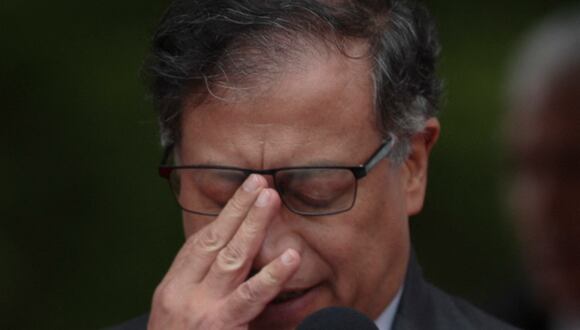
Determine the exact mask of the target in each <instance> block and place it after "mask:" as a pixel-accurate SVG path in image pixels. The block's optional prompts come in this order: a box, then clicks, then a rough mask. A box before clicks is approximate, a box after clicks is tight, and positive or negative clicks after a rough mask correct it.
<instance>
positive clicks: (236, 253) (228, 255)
mask: <svg viewBox="0 0 580 330" xmlns="http://www.w3.org/2000/svg"><path fill="white" fill-rule="evenodd" d="M244 260H245V256H244V253H243V252H242V251H241V250H240V249H239V248H236V247H234V246H227V247H226V248H225V249H223V250H222V251H221V252H220V253H219V254H218V257H217V263H218V265H219V266H220V267H221V268H222V269H223V270H237V269H240V268H241V267H242V265H243V264H244Z"/></svg>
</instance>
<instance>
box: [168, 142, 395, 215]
mask: <svg viewBox="0 0 580 330" xmlns="http://www.w3.org/2000/svg"><path fill="white" fill-rule="evenodd" d="M396 141H397V137H396V136H395V135H394V134H392V133H389V135H388V138H386V139H384V140H383V141H382V143H381V145H380V146H379V148H378V149H377V150H376V151H375V152H374V153H373V154H372V155H371V156H370V157H369V158H368V160H367V161H366V162H364V163H363V164H360V165H356V166H339V165H337V166H295V167H278V168H272V169H264V170H255V169H247V168H240V167H234V166H214V165H166V163H167V160H168V158H169V156H170V154H171V151H172V150H173V145H170V146H168V147H167V148H166V149H165V152H164V154H163V160H162V161H161V165H159V168H158V171H159V176H161V177H162V178H164V179H167V180H168V182H169V185H170V188H171V190H172V191H173V188H172V187H171V179H170V178H171V173H172V172H173V171H174V170H180V169H215V170H233V171H240V172H242V173H244V174H245V175H246V178H247V177H248V176H250V175H251V174H259V175H271V176H272V177H273V178H274V188H275V189H276V190H277V191H280V189H279V187H278V185H277V182H276V179H275V178H276V173H277V172H279V171H285V170H316V169H341V170H349V171H351V172H352V174H353V175H354V178H355V187H354V197H353V199H352V203H351V205H350V206H349V207H348V208H345V209H341V210H338V211H331V212H323V213H320V212H316V213H311V212H302V211H297V210H295V209H294V208H292V207H291V206H289V205H287V204H286V202H285V201H284V198H280V199H281V200H282V203H283V204H284V206H286V208H287V209H289V210H290V211H292V212H294V213H296V214H299V215H303V216H326V215H334V214H338V213H343V212H347V211H349V210H351V209H352V208H353V207H354V203H355V202H356V197H357V191H358V180H360V179H362V178H364V177H365V176H367V175H368V174H369V172H370V171H371V170H372V169H373V168H374V167H375V166H376V165H377V164H378V163H379V162H380V161H381V160H382V159H383V158H385V157H386V156H388V155H389V153H390V152H391V151H392V150H393V147H394V145H395V143H396ZM178 205H179V203H178ZM179 207H180V208H181V209H182V210H184V211H186V212H190V213H194V214H199V215H204V216H217V215H218V214H214V213H205V212H199V211H193V210H188V209H185V208H183V207H182V206H181V205H179Z"/></svg>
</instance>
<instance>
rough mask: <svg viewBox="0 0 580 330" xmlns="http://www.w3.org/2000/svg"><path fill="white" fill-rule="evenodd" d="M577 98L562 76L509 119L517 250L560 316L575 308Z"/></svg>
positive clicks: (579, 271)
mask: <svg viewBox="0 0 580 330" xmlns="http://www.w3.org/2000/svg"><path fill="white" fill-rule="evenodd" d="M575 77H580V71H576V74H575ZM561 78H562V77H561ZM579 95H580V83H578V79H577V78H576V79H571V78H569V77H564V78H562V79H559V80H556V81H554V82H552V84H551V86H550V87H549V88H548V89H546V92H545V94H544V95H543V96H542V97H541V98H540V99H539V100H538V102H534V103H529V102H525V101H521V102H520V103H519V106H518V107H517V108H516V109H515V110H514V111H513V112H512V113H511V114H510V117H509V121H508V124H509V126H508V128H510V129H509V131H508V132H509V135H508V141H509V149H510V154H511V157H512V158H513V163H514V165H515V168H514V174H515V175H514V179H513V181H512V189H511V205H512V209H513V211H514V218H515V220H516V228H517V230H518V234H519V236H520V239H521V241H522V246H523V249H522V251H523V253H524V257H525V259H526V264H527V266H528V268H529V270H530V273H531V275H532V279H533V280H534V282H535V284H536V287H537V289H538V295H539V296H540V297H541V298H542V299H543V301H544V303H545V305H546V306H547V308H548V309H550V310H551V311H552V312H554V313H556V314H562V315H577V311H578V310H580V263H579V262H578V260H579V258H580V240H579V237H580V225H579V223H578V219H579V215H580V203H579V201H580V145H579V144H578V141H580V111H579V110H580V96H579Z"/></svg>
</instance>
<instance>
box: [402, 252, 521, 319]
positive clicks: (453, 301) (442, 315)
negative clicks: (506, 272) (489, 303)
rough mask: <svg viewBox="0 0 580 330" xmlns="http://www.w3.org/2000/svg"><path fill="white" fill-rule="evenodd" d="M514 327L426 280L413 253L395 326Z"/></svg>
mask: <svg viewBox="0 0 580 330" xmlns="http://www.w3.org/2000/svg"><path fill="white" fill-rule="evenodd" d="M415 329H416V330H419V329H431V330H443V329H475V330H484V329H485V330H487V329H494V330H513V329H516V328H515V327H513V326H511V325H508V324H506V323H504V322H502V321H500V320H498V319H495V318H494V317H492V316H490V315H488V314H486V313H484V312H483V311H481V310H479V309H478V308H476V307H475V306H473V305H471V304H470V303H468V302H466V301H465V300H463V299H461V298H457V297H453V296H451V295H449V294H447V293H445V292H443V291H442V290H440V289H438V288H436V287H434V286H433V285H431V284H429V283H427V282H426V281H425V280H424V279H423V276H422V274H421V269H420V267H419V265H418V264H417V262H416V260H415V257H414V255H413V256H412V257H411V259H410V262H409V266H408V269H407V276H406V277H405V284H404V289H403V296H402V297H401V301H400V303H399V308H398V311H397V315H396V317H395V320H394V323H393V330H415Z"/></svg>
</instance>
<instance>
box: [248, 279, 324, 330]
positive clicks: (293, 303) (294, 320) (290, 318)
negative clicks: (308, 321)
mask: <svg viewBox="0 0 580 330" xmlns="http://www.w3.org/2000/svg"><path fill="white" fill-rule="evenodd" d="M327 298H328V293H327V289H326V288H325V287H324V286H323V285H316V286H314V287H311V288H307V289H305V290H301V291H300V292H296V293H292V294H291V295H289V296H287V297H283V298H282V299H279V298H277V299H275V300H273V301H272V302H270V303H269V304H268V305H266V308H265V309H264V311H262V313H261V314H260V315H259V316H258V317H257V318H256V319H255V320H254V321H252V323H250V329H252V330H258V329H260V330H262V329H264V330H265V329H276V330H285V329H294V328H296V327H297V326H298V324H300V322H302V320H304V319H305V318H306V317H307V316H309V315H310V314H312V313H314V312H316V311H318V310H320V309H322V308H325V307H329V306H333V305H332V304H331V302H330V300H329V299H327Z"/></svg>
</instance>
